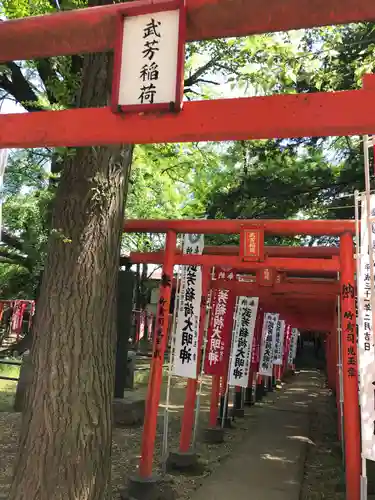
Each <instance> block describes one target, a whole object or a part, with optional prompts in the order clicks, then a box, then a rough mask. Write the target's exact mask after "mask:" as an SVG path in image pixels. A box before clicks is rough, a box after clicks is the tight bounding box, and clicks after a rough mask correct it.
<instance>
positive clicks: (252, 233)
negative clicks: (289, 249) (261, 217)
mask: <svg viewBox="0 0 375 500" xmlns="http://www.w3.org/2000/svg"><path fill="white" fill-rule="evenodd" d="M240 257H241V258H242V260H243V261H245V262H261V261H263V260H264V229H250V228H249V229H247V228H243V229H242V231H241V235H240Z"/></svg>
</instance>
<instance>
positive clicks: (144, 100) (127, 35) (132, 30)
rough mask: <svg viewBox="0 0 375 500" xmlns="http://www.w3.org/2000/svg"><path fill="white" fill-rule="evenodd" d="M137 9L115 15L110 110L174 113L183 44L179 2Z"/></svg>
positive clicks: (178, 97) (169, 0)
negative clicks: (115, 36)
mask: <svg viewBox="0 0 375 500" xmlns="http://www.w3.org/2000/svg"><path fill="white" fill-rule="evenodd" d="M139 4H140V2H134V7H133V9H132V8H131V7H129V6H126V8H124V10H123V11H122V12H121V10H120V14H119V20H118V25H117V30H118V32H117V41H116V46H115V62H114V71H113V88H112V111H114V112H115V113H118V112H136V113H146V112H154V111H179V110H180V109H181V107H182V99H183V76H184V75H183V74H184V59H185V41H186V35H185V31H186V26H185V25H186V12H185V5H184V1H183V0H167V1H165V2H158V3H155V4H151V5H150V4H143V5H139Z"/></svg>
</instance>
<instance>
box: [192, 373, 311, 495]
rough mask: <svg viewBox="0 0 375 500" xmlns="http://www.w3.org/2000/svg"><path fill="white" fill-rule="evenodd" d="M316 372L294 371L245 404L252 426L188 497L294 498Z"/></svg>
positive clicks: (300, 476) (298, 486)
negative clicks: (253, 402) (264, 394)
mask: <svg viewBox="0 0 375 500" xmlns="http://www.w3.org/2000/svg"><path fill="white" fill-rule="evenodd" d="M320 387H321V375H320V373H319V372H318V371H316V370H314V369H310V368H309V369H306V370H301V371H300V372H298V373H297V374H296V375H295V377H293V379H292V380H291V381H290V382H289V383H288V384H286V385H285V386H284V388H283V389H282V390H280V391H279V392H273V393H271V394H268V395H267V397H266V398H265V399H264V400H263V401H264V402H263V403H261V404H260V405H257V406H255V407H252V408H250V409H249V410H248V413H247V415H246V417H245V418H248V419H251V422H252V426H251V428H252V430H251V431H250V432H248V434H247V436H246V439H244V440H243V442H242V443H241V444H240V445H239V446H238V447H237V448H236V449H235V450H234V452H233V453H232V455H231V457H230V458H228V459H227V460H226V461H224V463H223V464H222V465H220V466H219V467H218V468H217V469H216V470H215V472H214V473H213V474H212V475H211V476H210V477H209V478H207V480H206V481H205V482H204V483H203V485H202V486H201V487H200V488H199V489H198V490H197V491H196V492H195V493H194V495H192V497H191V499H192V500H208V499H209V500H228V499H232V500H237V499H241V498H251V499H252V500H299V498H300V492H301V484H302V481H303V471H304V463H305V455H306V450H307V446H308V444H309V443H310V444H312V443H311V441H310V440H309V438H308V435H309V427H310V418H311V416H312V410H313V406H314V401H315V400H316V398H318V397H319V390H320Z"/></svg>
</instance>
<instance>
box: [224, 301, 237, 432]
mask: <svg viewBox="0 0 375 500" xmlns="http://www.w3.org/2000/svg"><path fill="white" fill-rule="evenodd" d="M238 303H239V297H238V296H237V297H236V305H235V308H234V317H233V328H232V338H231V343H230V352H229V362H228V370H227V376H226V387H225V396H224V407H223V413H222V416H221V428H222V429H224V423H225V419H226V418H227V406H228V398H229V383H228V381H229V372H230V368H231V364H232V355H233V352H232V351H233V343H234V335H233V332H234V331H235V329H236V327H237V311H238Z"/></svg>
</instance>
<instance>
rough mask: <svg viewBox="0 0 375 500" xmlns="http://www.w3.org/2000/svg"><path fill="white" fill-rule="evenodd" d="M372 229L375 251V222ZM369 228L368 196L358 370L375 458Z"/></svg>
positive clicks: (365, 437) (366, 446) (365, 435)
mask: <svg viewBox="0 0 375 500" xmlns="http://www.w3.org/2000/svg"><path fill="white" fill-rule="evenodd" d="M370 206H371V216H373V215H375V196H374V195H371V198H370ZM371 229H372V235H371V239H372V252H373V255H374V259H375V252H374V233H375V224H371ZM368 236H369V235H368V230H367V205H366V197H365V196H362V198H361V238H360V241H361V245H360V252H359V269H360V271H359V276H357V287H358V288H357V289H358V363H359V365H358V370H359V380H360V391H359V403H360V408H361V427H362V432H361V439H362V456H363V458H367V459H368V460H374V461H375V395H374V391H375V348H374V332H373V325H372V307H371V275H370V256H369V237H368Z"/></svg>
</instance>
